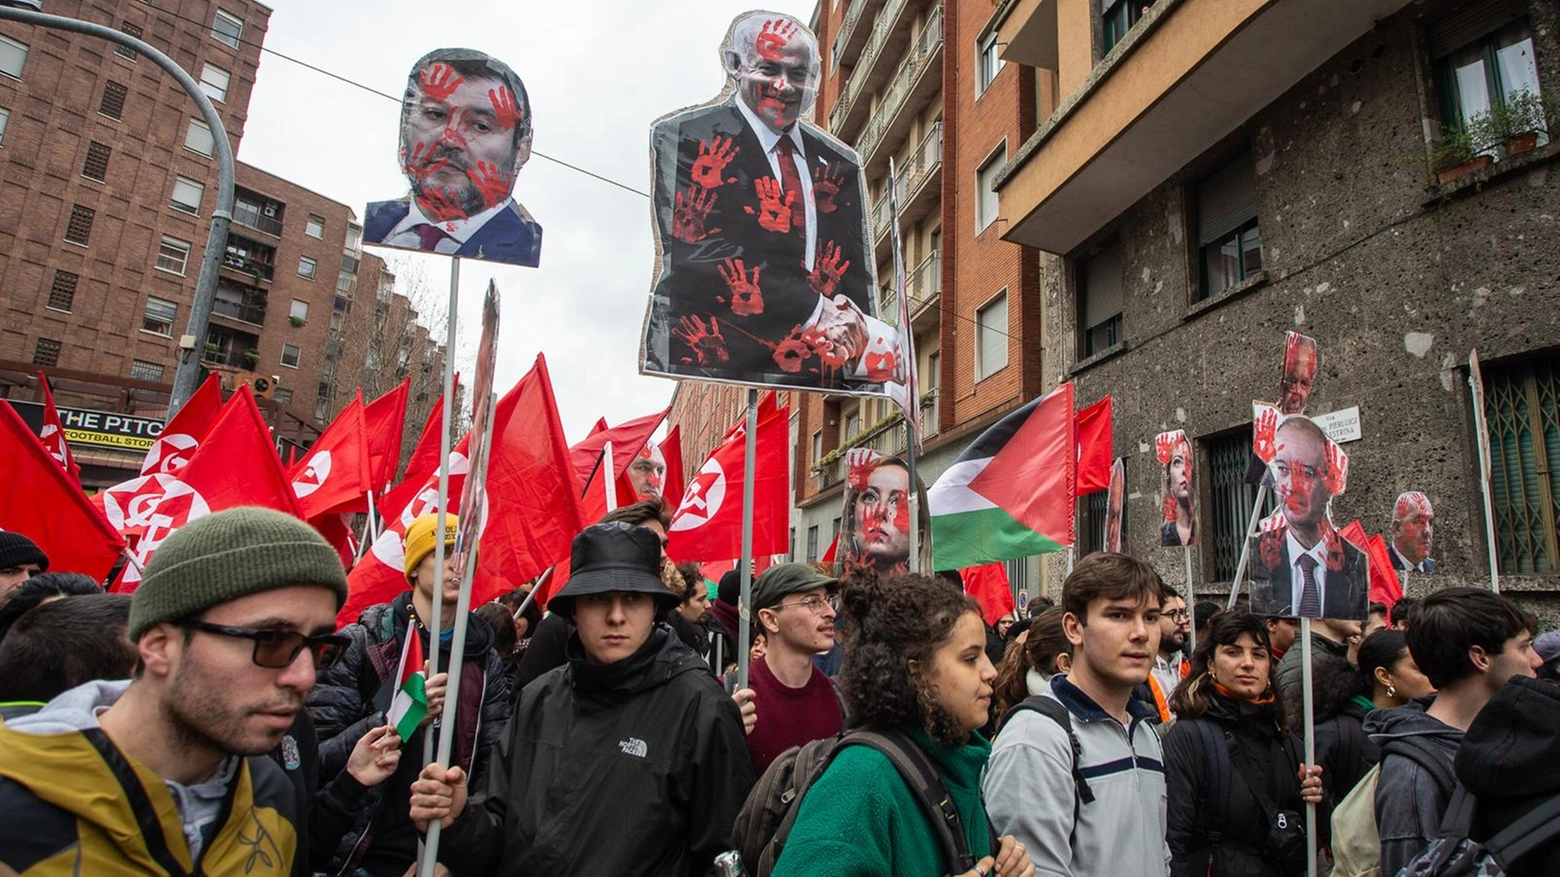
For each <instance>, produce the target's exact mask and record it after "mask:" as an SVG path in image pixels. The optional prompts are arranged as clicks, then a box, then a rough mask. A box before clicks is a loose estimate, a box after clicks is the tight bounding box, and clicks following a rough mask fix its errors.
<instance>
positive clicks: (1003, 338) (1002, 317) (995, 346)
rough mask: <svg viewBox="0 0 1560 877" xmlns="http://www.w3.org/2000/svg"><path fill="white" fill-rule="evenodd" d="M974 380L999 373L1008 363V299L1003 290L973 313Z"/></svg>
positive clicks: (1005, 291)
mask: <svg viewBox="0 0 1560 877" xmlns="http://www.w3.org/2000/svg"><path fill="white" fill-rule="evenodd" d="M975 322H976V324H977V326H978V328H977V329H976V333H975V380H977V381H980V380H984V379H986V378H989V377H991V376H992V375H994V374H996V373H997V372H999V371H1001V370H1002V369H1003V367H1005V366H1006V365H1007V363H1008V340H1009V339H1008V330H1007V329H1008V298H1007V290H1005V289H1004V290H1003V291H1002V292H1001V293H999V294H998V295H997V297H996V298H994V299H992V300H991V301H990V303H988V304H987V305H986V306H985V307H983V308H981V309H980V310H978V311H976V312H975Z"/></svg>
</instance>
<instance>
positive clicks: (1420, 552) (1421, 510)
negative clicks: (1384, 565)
mask: <svg viewBox="0 0 1560 877" xmlns="http://www.w3.org/2000/svg"><path fill="white" fill-rule="evenodd" d="M1434 541H1435V507H1434V506H1433V505H1431V504H1430V497H1428V496H1425V495H1424V494H1423V493H1421V492H1420V491H1417V490H1409V491H1405V492H1403V493H1402V494H1399V495H1398V498H1397V501H1396V502H1394V503H1393V504H1392V542H1391V544H1389V545H1388V546H1387V553H1388V555H1389V556H1390V557H1391V558H1392V568H1393V569H1397V570H1408V571H1412V572H1419V573H1428V572H1435V560H1434V559H1433V558H1431V556H1430V552H1431V550H1432V548H1433V547H1434Z"/></svg>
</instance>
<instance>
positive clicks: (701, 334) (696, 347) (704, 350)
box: [672, 317, 730, 368]
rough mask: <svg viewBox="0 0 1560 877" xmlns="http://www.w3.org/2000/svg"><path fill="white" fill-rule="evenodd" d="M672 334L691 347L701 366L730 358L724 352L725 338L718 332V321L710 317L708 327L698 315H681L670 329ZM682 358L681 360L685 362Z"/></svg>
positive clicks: (716, 363) (718, 362)
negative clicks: (675, 324)
mask: <svg viewBox="0 0 1560 877" xmlns="http://www.w3.org/2000/svg"><path fill="white" fill-rule="evenodd" d="M672 334H673V335H676V336H677V340H679V341H681V342H682V343H684V344H686V345H688V346H689V347H691V348H693V353H694V355H695V356H696V357H698V362H699V365H700V366H701V367H705V368H708V367H710V366H715V365H720V364H721V363H723V362H725V361H726V360H727V359H728V358H730V356H729V354H728V353H727V352H726V339H725V338H723V337H722V336H721V334H720V321H719V320H717V319H716V318H714V317H710V324H709V326H708V327H706V326H705V325H704V321H703V320H702V319H700V318H698V317H683V318H682V319H680V320H678V321H677V326H676V327H674V328H673V329H672ZM687 361H688V360H687V358H686V357H684V358H683V362H687Z"/></svg>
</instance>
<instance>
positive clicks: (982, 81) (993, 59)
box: [975, 32, 1003, 96]
mask: <svg viewBox="0 0 1560 877" xmlns="http://www.w3.org/2000/svg"><path fill="white" fill-rule="evenodd" d="M976 48H977V49H978V50H979V51H980V62H979V65H980V66H979V67H978V68H977V70H976V78H975V94H976V96H979V95H981V94H984V93H985V91H986V89H988V88H990V87H991V82H992V80H994V79H996V78H997V72H998V71H1000V70H1001V69H1002V64H1003V61H1002V58H1001V57H999V56H998V54H997V52H998V51H999V47H998V46H997V35H996V33H995V32H992V33H989V34H987V35H986V36H984V37H982V38H981V40H980V42H979V43H978V44H976Z"/></svg>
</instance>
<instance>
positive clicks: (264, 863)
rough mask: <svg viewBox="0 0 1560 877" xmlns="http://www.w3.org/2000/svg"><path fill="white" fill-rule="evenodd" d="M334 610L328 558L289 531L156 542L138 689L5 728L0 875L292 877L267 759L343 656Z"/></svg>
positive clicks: (234, 526)
mask: <svg viewBox="0 0 1560 877" xmlns="http://www.w3.org/2000/svg"><path fill="white" fill-rule="evenodd" d="M346 599H347V579H346V575H345V574H344V572H343V570H342V568H341V560H340V559H339V558H338V557H337V555H336V551H335V549H333V548H332V547H331V546H330V544H329V543H328V542H326V541H325V540H324V539H323V538H322V537H321V536H320V535H319V534H318V533H316V532H315V531H314V529H313V528H312V527H310V526H309V525H308V524H306V523H304V522H303V521H300V520H298V519H297V518H294V517H291V516H289V515H285V514H282V513H280V512H275V511H271V510H269V509H260V508H238V509H230V510H228V511H223V512H218V513H216V514H213V515H209V516H207V517H204V518H200V519H198V520H195V521H192V522H190V523H188V524H186V525H185V526H183V527H181V528H180V529H179V530H178V531H177V532H175V533H174V534H173V535H172V536H170V537H168V539H167V541H166V542H164V543H163V544H162V546H161V547H159V548H158V550H157V553H156V554H155V555H154V556H153V558H152V560H151V562H150V563H148V564H147V566H146V574H145V576H144V578H143V579H142V582H141V586H140V588H139V589H137V591H136V592H135V596H134V599H133V601H132V602H131V606H130V627H129V635H130V639H131V640H133V641H134V642H135V648H136V654H137V664H136V669H135V672H134V677H133V678H132V679H130V680H128V681H118V682H105V681H101V680H99V681H96V682H88V683H86V684H84V685H81V686H78V687H76V688H73V689H71V690H69V691H66V692H65V693H64V694H61V695H59V696H58V697H56V698H55V699H54V700H53V701H51V702H50V703H49V704H48V705H47V706H45V707H44V708H43V709H42V710H40V711H38V712H37V713H34V714H33V715H31V716H26V717H23V718H19V719H16V720H14V721H12V722H9V723H7V724H5V725H4V726H3V727H0V813H4V814H6V818H5V819H3V820H0V873H16V874H23V875H26V874H54V873H82V867H83V863H85V864H86V866H87V871H90V872H91V873H101V874H108V873H114V874H129V873H136V874H151V873H159V874H160V873H169V874H190V873H205V874H238V873H243V874H249V875H257V874H258V875H286V874H289V873H290V872H291V869H292V864H293V858H294V854H295V851H296V850H295V848H296V845H297V834H298V830H297V827H296V826H297V825H298V821H299V820H300V819H302V818H303V817H302V815H301V814H297V813H295V812H293V811H294V805H293V791H292V786H291V784H290V783H289V781H288V780H287V778H286V777H285V776H284V775H283V773H282V770H281V768H280V767H278V766H277V765H276V764H275V763H273V762H272V761H270V760H269V759H267V758H264V757H263V756H264V755H265V753H267V752H269V751H270V750H271V749H272V748H273V747H275V746H276V745H277V744H278V743H279V742H280V741H281V739H282V735H283V734H284V733H286V732H287V730H288V728H290V727H291V726H292V724H293V721H294V720H295V719H296V718H297V717H298V713H299V711H300V710H302V709H303V701H304V695H305V693H306V692H308V690H309V688H310V687H312V686H313V685H314V679H315V673H316V672H317V671H320V670H324V669H326V668H328V667H329V666H330V665H331V664H332V663H334V662H335V661H336V659H337V658H339V657H340V654H341V650H342V648H343V647H344V646H345V644H346V641H345V640H344V639H343V638H342V637H340V636H336V635H334V634H332V633H331V631H332V630H333V629H334V628H335V617H336V612H337V611H338V610H340V608H341V605H342V604H343V603H344V602H345V601H346ZM254 756H261V757H258V758H257V757H254Z"/></svg>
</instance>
